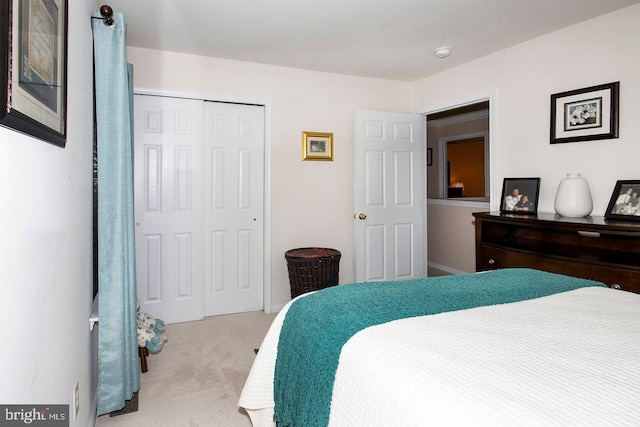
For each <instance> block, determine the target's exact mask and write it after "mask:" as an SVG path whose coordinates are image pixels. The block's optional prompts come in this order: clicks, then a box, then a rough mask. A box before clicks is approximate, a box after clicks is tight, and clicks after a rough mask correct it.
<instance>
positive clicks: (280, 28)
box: [108, 0, 640, 82]
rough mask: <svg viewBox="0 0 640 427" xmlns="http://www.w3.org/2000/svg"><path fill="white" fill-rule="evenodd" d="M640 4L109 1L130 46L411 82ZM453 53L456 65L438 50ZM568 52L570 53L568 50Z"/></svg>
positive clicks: (598, 0) (554, 0) (602, 0)
mask: <svg viewBox="0 0 640 427" xmlns="http://www.w3.org/2000/svg"><path fill="white" fill-rule="evenodd" d="M637 3H640V0H534V1H532V0H323V1H309V0H271V1H264V0H179V1H178V0H109V3H108V4H109V5H110V6H111V7H112V8H113V10H114V12H116V13H118V12H122V13H124V15H125V17H126V20H127V45H129V46H135V47H141V48H148V49H158V50H167V51H174V52H183V53H188V54H194V55H203V56H211V57H218V58H225V59H232V60H238V61H248V62H257V63H263V64H271V65H279V66H285V67H294V68H302V69H308V70H316V71H325V72H331V73H340V74H347V75H354V76H362V77H375V78H382V79H390V80H400V81H409V82H411V81H415V80H419V79H421V78H424V77H428V76H430V75H433V74H435V73H438V72H440V71H443V70H445V69H448V68H451V67H455V66H457V65H460V64H463V63H465V62H468V61H471V60H473V59H476V58H479V57H482V56H484V55H487V54H490V53H492V52H496V51H499V50H502V49H505V48H507V47H510V46H513V45H515V44H518V43H521V42H524V41H526V40H530V39H532V38H535V37H538V36H541V35H543V34H546V33H550V32H552V31H556V30H558V29H561V28H564V27H567V26H569V25H573V24H576V23H578V22H581V21H585V20H587V19H591V18H593V17H596V16H599V15H602V14H605V13H609V12H612V11H615V10H617V9H620V8H623V7H627V6H630V5H633V4H637ZM442 46H450V47H452V48H453V51H452V53H451V55H450V56H449V57H448V58H446V59H440V58H437V57H436V56H435V55H434V50H435V49H436V48H438V47H442ZM568 48H570V46H568Z"/></svg>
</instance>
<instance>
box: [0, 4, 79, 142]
mask: <svg viewBox="0 0 640 427" xmlns="http://www.w3.org/2000/svg"><path fill="white" fill-rule="evenodd" d="M67 3H68V0H7V1H3V2H2V3H1V5H0V29H2V30H1V31H0V99H2V103H3V105H5V106H6V108H2V109H1V111H0V125H2V126H4V127H7V128H11V129H14V130H16V131H19V132H22V133H24V134H27V135H31V136H33V137H35V138H38V139H41V140H43V141H46V142H49V143H51V144H54V145H57V146H59V147H63V148H64V147H65V145H66V139H67V21H68V10H67V9H68V5H67ZM34 17H36V18H38V19H34Z"/></svg>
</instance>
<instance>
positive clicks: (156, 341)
mask: <svg viewBox="0 0 640 427" xmlns="http://www.w3.org/2000/svg"><path fill="white" fill-rule="evenodd" d="M138 310H140V304H139V303H138ZM164 330H165V326H164V322H163V321H162V320H161V319H156V318H155V317H153V316H152V315H150V314H147V313H140V311H138V347H146V348H147V349H148V350H149V352H150V353H158V352H159V351H160V350H162V347H163V346H164V343H165V342H166V341H167V336H166V335H165V334H164Z"/></svg>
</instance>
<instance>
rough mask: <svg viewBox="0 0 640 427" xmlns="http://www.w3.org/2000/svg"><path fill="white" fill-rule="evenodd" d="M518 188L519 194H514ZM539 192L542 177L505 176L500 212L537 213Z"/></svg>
mask: <svg viewBox="0 0 640 427" xmlns="http://www.w3.org/2000/svg"><path fill="white" fill-rule="evenodd" d="M516 190H517V194H516V195H515V196H514V192H515V191H516ZM539 193H540V178H505V179H504V181H503V183H502V197H501V199H500V212H501V213H510V214H525V215H536V214H537V213H538V196H539ZM514 198H515V199H516V200H513V199H514Z"/></svg>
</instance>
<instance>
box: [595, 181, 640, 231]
mask: <svg viewBox="0 0 640 427" xmlns="http://www.w3.org/2000/svg"><path fill="white" fill-rule="evenodd" d="M639 200H640V180H625V181H618V182H616V186H615V187H614V189H613V194H611V200H609V206H608V207H607V211H606V212H605V215H604V217H605V218H606V219H626V220H631V221H640V203H639Z"/></svg>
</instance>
